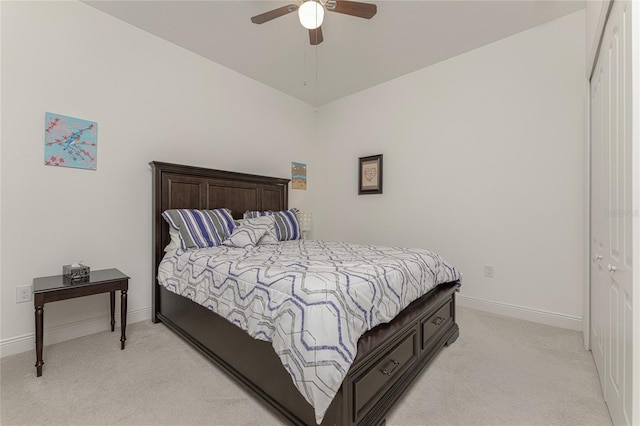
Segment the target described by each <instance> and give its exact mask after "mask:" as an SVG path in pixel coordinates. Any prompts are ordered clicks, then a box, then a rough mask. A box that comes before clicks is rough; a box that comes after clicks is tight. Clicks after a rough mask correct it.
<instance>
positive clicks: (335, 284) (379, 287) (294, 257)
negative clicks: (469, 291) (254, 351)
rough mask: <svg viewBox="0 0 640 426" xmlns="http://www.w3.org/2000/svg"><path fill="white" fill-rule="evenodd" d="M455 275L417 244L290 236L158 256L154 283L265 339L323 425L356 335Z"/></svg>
mask: <svg viewBox="0 0 640 426" xmlns="http://www.w3.org/2000/svg"><path fill="white" fill-rule="evenodd" d="M460 276H461V275H460V273H459V272H458V271H457V270H456V269H455V268H454V267H453V266H452V265H450V264H449V263H448V262H447V261H445V260H444V259H443V258H442V257H440V256H439V255H437V254H435V253H433V252H431V251H427V250H422V249H406V248H398V247H378V246H369V245H355V244H347V243H340V242H326V241H311V240H297V241H284V242H281V243H280V244H270V245H258V246H256V247H255V248H253V249H252V250H244V249H240V248H234V247H227V246H219V247H212V248H207V249H196V250H187V251H184V250H177V251H173V252H169V253H167V254H166V255H165V257H164V259H163V260H162V262H161V264H160V266H159V269H158V281H159V283H160V284H161V285H163V286H164V287H166V288H167V289H168V290H170V291H172V292H174V293H177V294H180V295H182V296H184V297H187V298H189V299H191V300H193V301H195V302H197V303H199V304H200V305H203V306H205V307H207V308H208V309H210V310H212V311H213V312H216V313H217V314H218V315H221V316H222V317H224V318H226V319H227V320H229V321H231V322H232V323H234V324H236V325H237V326H238V327H240V328H242V329H243V330H245V331H246V332H247V333H248V334H249V335H251V336H252V337H254V338H256V339H260V340H265V341H268V342H271V344H272V345H273V348H274V350H275V351H276V353H277V354H278V356H279V357H280V359H281V360H282V364H283V365H284V367H285V368H286V369H287V371H288V372H289V373H290V375H291V378H292V380H293V382H294V383H295V386H296V387H297V388H298V390H299V391H300V392H301V393H302V395H303V396H304V397H305V399H306V400H307V401H308V402H309V403H310V404H311V405H312V406H313V407H314V410H315V415H316V421H317V422H318V423H320V422H321V421H322V418H323V416H324V413H325V411H326V410H327V408H328V407H329V404H330V403H331V400H332V399H333V397H334V396H335V394H336V392H337V391H338V389H339V388H340V386H341V384H342V381H343V379H344V377H345V376H346V374H347V371H348V370H349V367H350V366H351V363H352V362H353V360H354V358H355V356H356V349H357V342H358V339H359V338H360V336H361V335H362V334H364V333H365V332H366V331H367V330H369V329H371V328H373V327H375V326H376V325H378V324H381V323H385V322H388V321H390V320H391V319H393V318H394V317H395V316H396V315H397V314H398V313H399V312H400V311H401V310H402V309H404V308H405V307H406V306H408V305H409V304H410V303H411V302H412V301H413V300H415V299H417V298H419V297H420V296H422V295H424V294H425V293H427V292H428V291H429V290H430V289H431V288H433V287H434V286H436V285H437V284H440V283H444V282H450V281H456V280H458V279H460Z"/></svg>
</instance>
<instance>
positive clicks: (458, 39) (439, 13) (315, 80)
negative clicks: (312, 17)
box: [85, 0, 584, 106]
mask: <svg viewBox="0 0 640 426" xmlns="http://www.w3.org/2000/svg"><path fill="white" fill-rule="evenodd" d="M369 2H370V3H374V4H376V5H377V8H378V12H377V14H376V15H375V16H374V17H373V18H372V19H371V20H366V19H361V18H356V17H352V16H348V15H343V14H338V13H331V12H328V13H327V14H326V15H325V20H324V23H323V25H322V30H323V34H324V42H323V43H321V44H319V45H318V46H311V45H310V44H309V36H308V32H307V30H305V29H304V28H303V27H302V26H301V25H300V23H299V21H298V17H297V14H296V13H290V14H288V15H285V16H282V17H279V18H277V19H274V20H272V21H269V22H266V23H264V24H261V25H256V24H253V23H252V22H251V20H250V18H251V17H252V16H255V15H258V14H260V13H263V12H266V11H268V10H271V9H275V8H277V7H281V6H284V5H287V4H291V3H296V2H295V1H292V0H284V1H243V0H230V1H186V0H185V1H182V0H181V1H166V0H161V1H152V0H144V1H133V0H129V1H114V0H112V1H85V3H86V4H88V5H90V6H92V7H95V8H97V9H99V10H102V11H103V12H105V13H108V14H109V15H112V16H114V17H116V18H118V19H121V20H123V21H125V22H128V23H130V24H132V25H134V26H136V27H139V28H141V29H143V30H145V31H148V32H150V33H152V34H155V35H156V36H158V37H160V38H162V39H165V40H167V41H169V42H171V43H174V44H176V45H178V46H181V47H183V48H185V49H187V50H190V51H192V52H194V53H197V54H199V55H202V56H203V57H205V58H208V59H210V60H212V61H214V62H216V63H218V64H221V65H223V66H225V67H227V68H230V69H232V70H235V71H237V72H239V73H241V74H244V75H246V76H247V77H250V78H252V79H255V80H257V81H260V82H262V83H264V84H266V85H268V86H271V87H273V88H274V89H277V90H280V91H282V92H284V93H287V94H289V95H291V96H294V97H296V98H298V99H301V100H303V101H305V102H307V103H309V104H312V105H316V106H319V105H322V104H324V103H327V102H331V101H333V100H335V99H339V98H341V97H344V96H347V95H350V94H353V93H355V92H358V91H360V90H363V89H366V88H368V87H372V86H375V85H378V84H380V83H383V82H385V81H388V80H392V79H394V78H397V77H399V76H402V75H404V74H407V73H410V72H413V71H416V70H419V69H421V68H424V67H427V66H429V65H432V64H434V63H437V62H440V61H443V60H445V59H447V58H451V57H453V56H456V55H459V54H461V53H464V52H468V51H470V50H473V49H475V48H478V47H480V46H483V45H486V44H489V43H492V42H494V41H497V40H499V39H502V38H504V37H507V36H510V35H513V34H516V33H518V32H521V31H524V30H527V29H529V28H532V27H535V26H537V25H541V24H543V23H545V22H548V21H551V20H554V19H557V18H559V17H561V16H564V15H566V14H569V13H572V12H575V11H577V10H580V9H581V8H583V7H584V2H583V1H575V0H568V1H555V0H539V1H529V0H509V1H492V0H486V1H483V0H472V1H468V0H449V1H430V0H427V1H419V0H414V1H400V0H385V1H369Z"/></svg>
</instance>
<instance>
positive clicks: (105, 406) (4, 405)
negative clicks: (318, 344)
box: [0, 308, 611, 426]
mask: <svg viewBox="0 0 640 426" xmlns="http://www.w3.org/2000/svg"><path fill="white" fill-rule="evenodd" d="M458 323H459V325H460V337H459V338H458V340H457V341H456V342H455V343H454V344H453V345H452V346H450V347H448V348H445V349H444V350H443V351H442V352H441V353H440V355H439V356H438V357H437V358H436V360H435V361H434V362H433V363H432V364H431V366H429V367H428V368H427V370H426V371H425V372H424V374H422V375H421V376H420V378H419V379H418V381H417V382H416V383H415V384H414V385H413V386H412V388H411V389H410V390H409V392H408V394H407V395H406V396H405V397H404V399H403V400H402V401H401V403H400V404H399V405H398V406H397V408H396V409H395V410H394V411H393V412H391V413H390V414H389V416H388V417H387V425H389V426H395V425H398V426H400V425H563V426H565V425H611V420H610V418H609V414H608V412H607V408H606V405H605V403H604V401H603V398H602V393H601V391H600V387H599V384H598V377H597V373H596V370H595V365H594V363H593V359H592V357H591V354H590V353H589V352H587V351H585V350H584V349H583V348H582V338H581V335H580V334H579V333H578V332H573V331H568V330H563V329H559V328H554V327H549V326H544V325H540V324H534V323H530V322H526V321H520V320H515V319H509V318H504V317H499V316H495V315H490V314H486V313H482V312H478V311H474V310H470V309H462V308H460V309H459V312H458ZM127 331H128V333H127V334H128V335H127V348H126V349H125V350H124V351H120V342H119V331H118V330H116V332H115V333H109V332H103V333H98V334H94V335H91V336H86V337H83V338H80V339H75V340H72V341H68V342H63V343H59V344H55V345H51V346H47V347H45V350H44V360H45V365H44V373H43V375H42V377H40V378H36V369H35V367H34V363H35V351H30V352H26V353H23V354H18V355H12V356H8V357H5V358H3V359H2V360H1V361H0V368H1V370H0V380H1V381H0V391H1V397H0V404H1V406H0V423H1V424H2V425H3V426H5V425H6V426H8V425H54V424H58V425H97V424H120V425H160V424H164V425H197V424H202V425H204V424H207V425H276V424H284V423H285V422H284V421H283V419H282V418H281V417H279V416H278V415H277V414H274V413H273V412H272V411H271V410H270V409H269V408H267V407H266V406H264V405H263V404H262V403H261V402H259V401H258V400H256V399H255V398H254V397H253V396H251V395H250V394H248V393H247V392H246V391H245V390H244V389H243V388H241V387H240V386H239V385H237V384H236V383H235V382H234V381H233V380H231V379H229V378H228V377H227V376H226V375H225V374H224V373H222V372H220V371H219V370H218V368H217V367H215V366H214V365H213V364H211V363H210V362H209V361H207V360H206V359H205V358H204V357H203V356H202V355H200V353H199V352H197V351H195V350H194V349H192V348H191V347H189V346H188V345H187V344H186V343H184V342H183V341H182V340H181V339H180V338H179V337H177V336H176V335H174V334H173V333H172V332H171V331H169V330H168V329H167V328H166V327H165V326H163V325H161V324H156V325H154V324H151V323H150V322H142V323H136V324H132V325H131V326H129V327H128V328H127Z"/></svg>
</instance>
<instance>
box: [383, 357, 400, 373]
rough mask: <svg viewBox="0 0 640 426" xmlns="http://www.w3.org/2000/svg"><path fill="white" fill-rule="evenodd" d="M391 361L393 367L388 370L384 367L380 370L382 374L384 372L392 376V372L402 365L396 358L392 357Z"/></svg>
mask: <svg viewBox="0 0 640 426" xmlns="http://www.w3.org/2000/svg"><path fill="white" fill-rule="evenodd" d="M391 362H392V363H393V367H391V370H389V371H387V370H385V369H384V368H383V369H382V370H380V372H381V373H382V374H384V375H385V376H388V377H391V374H392V373H393V371H394V370H395V369H396V368H397V367H398V366H399V365H400V363H399V362H398V361H396V360H395V359H392V360H391Z"/></svg>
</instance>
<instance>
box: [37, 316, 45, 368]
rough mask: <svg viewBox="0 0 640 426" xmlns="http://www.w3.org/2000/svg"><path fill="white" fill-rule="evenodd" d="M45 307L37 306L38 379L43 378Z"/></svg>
mask: <svg viewBox="0 0 640 426" xmlns="http://www.w3.org/2000/svg"><path fill="white" fill-rule="evenodd" d="M43 314H44V306H43V305H39V306H36V369H37V370H36V371H37V377H40V376H42V364H44V361H42V337H43V336H42V334H43V330H44V328H43V326H44V315H43Z"/></svg>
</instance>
